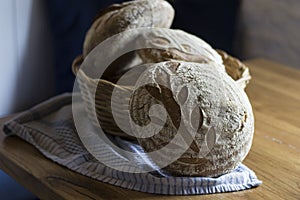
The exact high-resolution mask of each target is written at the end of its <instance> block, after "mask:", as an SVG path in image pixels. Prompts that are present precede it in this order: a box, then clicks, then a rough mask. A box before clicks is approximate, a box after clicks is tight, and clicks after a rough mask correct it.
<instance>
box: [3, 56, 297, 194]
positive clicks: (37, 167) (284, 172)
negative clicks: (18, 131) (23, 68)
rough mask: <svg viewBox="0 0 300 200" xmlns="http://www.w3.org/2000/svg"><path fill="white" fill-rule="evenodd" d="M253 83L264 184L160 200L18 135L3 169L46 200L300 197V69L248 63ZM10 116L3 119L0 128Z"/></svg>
mask: <svg viewBox="0 0 300 200" xmlns="http://www.w3.org/2000/svg"><path fill="white" fill-rule="evenodd" d="M246 63H247V64H248V65H249V66H250V70H251V74H252V76H253V79H252V81H251V83H250V85H249V86H248V88H247V93H248V95H249V98H250V100H251V103H252V105H253V109H254V114H255V119H256V120H255V136H254V141H253V146H252V149H251V151H250V153H249V155H248V156H247V158H246V159H245V161H244V163H245V164H246V165H247V166H248V167H250V168H251V169H252V170H254V171H255V172H256V174H257V176H258V177H259V178H260V179H261V180H262V181H263V184H262V185H261V186H259V187H257V188H254V189H250V190H245V191H240V192H234V193H223V194H214V195H195V196H159V195H150V194H145V193H141V192H135V191H130V190H126V189H122V188H119V187H115V186H111V185H109V184H105V183H101V182H97V181H95V180H92V179H90V178H87V177H84V176H82V175H79V174H77V173H74V172H72V171H70V170H68V169H66V168H64V167H62V166H60V165H57V164H55V163H54V162H52V161H50V160H48V159H46V158H45V157H43V156H42V155H41V154H40V153H39V152H38V151H37V150H36V149H34V148H33V147H32V146H31V145H29V144H27V143H26V142H24V141H22V140H20V139H19V138H17V137H9V138H4V135H3V132H0V168H1V169H3V170H4V171H5V172H6V173H8V174H9V175H10V176H12V177H13V178H14V179H15V180H17V181H18V182H19V183H21V184H22V185H24V186H25V187H26V188H28V189H29V190H30V191H32V192H33V193H35V194H36V195H37V196H39V197H40V198H41V199H54V200H58V199H72V200H73V199H81V200H84V199H122V200H126V199H139V200H154V199H168V200H182V199H189V200H196V199H264V200H265V199H300V71H297V70H295V69H291V68H289V67H286V66H283V65H280V64H277V63H274V62H271V61H268V60H263V59H255V60H250V61H247V62H246ZM8 119H9V117H8V118H4V119H1V121H0V126H1V127H2V124H3V122H4V121H6V120H8Z"/></svg>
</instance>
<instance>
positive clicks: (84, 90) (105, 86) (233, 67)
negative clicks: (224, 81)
mask: <svg viewBox="0 0 300 200" xmlns="http://www.w3.org/2000/svg"><path fill="white" fill-rule="evenodd" d="M217 52H218V53H219V54H220V55H221V56H222V60H223V64H224V65H225V69H226V72H227V74H228V75H230V76H231V77H232V78H233V79H234V80H235V81H236V83H237V84H238V85H240V86H241V87H242V88H243V89H244V88H245V87H246V85H247V84H248V83H249V81H250V79H251V76H250V73H249V69H248V67H247V66H246V65H245V64H243V63H242V62H240V61H239V60H238V59H236V58H234V57H232V56H230V55H228V54H227V53H226V52H224V51H222V50H217ZM83 60H84V59H83V56H82V55H80V56H78V57H76V58H75V59H74V61H73V63H72V70H73V73H74V74H75V75H76V76H77V80H78V83H79V89H80V92H81V95H82V98H83V101H84V103H85V107H86V110H87V113H88V117H89V118H90V119H91V120H92V123H93V124H95V125H98V124H100V126H101V128H102V129H103V131H104V132H105V133H106V134H110V135H116V136H121V137H125V138H127V139H131V140H134V139H135V138H134V137H133V136H130V135H128V134H126V133H125V132H124V131H122V130H121V129H120V128H119V127H118V125H117V124H116V122H115V120H114V117H113V115H112V110H111V101H114V102H113V103H114V105H115V106H118V107H117V109H114V110H116V111H117V112H115V113H114V115H118V117H120V118H123V117H122V116H124V118H125V117H126V116H125V115H127V116H128V115H129V112H128V105H127V104H126V105H124V103H123V102H124V100H123V99H122V98H124V96H126V95H124V94H125V93H127V94H128V93H131V92H132V91H133V88H134V86H122V85H117V84H114V83H112V82H110V81H107V80H104V79H93V78H91V77H89V76H87V75H86V74H85V73H84V71H83V70H81V69H80V66H81V64H82V62H83ZM113 90H114V95H116V97H118V95H119V96H120V98H113V100H112V98H111V96H112V92H113ZM94 91H96V93H95V95H94V97H95V99H93V94H92V92H94ZM127 96H128V95H127ZM118 100H121V101H120V102H118ZM92 102H95V107H93V103H92ZM95 113H96V117H95ZM95 119H97V120H95ZM124 123H125V122H124ZM126 126H127V127H128V123H126V124H124V125H123V126H122V127H126Z"/></svg>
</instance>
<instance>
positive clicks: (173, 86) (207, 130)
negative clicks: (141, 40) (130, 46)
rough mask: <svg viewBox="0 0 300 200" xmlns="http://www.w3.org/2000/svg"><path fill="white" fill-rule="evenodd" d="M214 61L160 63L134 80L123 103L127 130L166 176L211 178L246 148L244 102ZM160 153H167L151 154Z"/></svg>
mask: <svg viewBox="0 0 300 200" xmlns="http://www.w3.org/2000/svg"><path fill="white" fill-rule="evenodd" d="M218 65H219V64H217V63H215V62H208V63H194V62H183V61H167V62H161V63H156V64H154V65H153V66H152V67H149V68H147V69H146V71H145V72H144V73H143V74H142V75H141V76H140V77H139V79H138V81H137V84H136V87H135V91H134V93H133V95H132V96H131V99H130V106H129V109H130V117H131V118H132V129H133V131H134V132H138V134H139V135H140V136H139V137H138V138H137V140H138V142H139V144H140V145H141V146H142V147H143V148H144V149H145V151H146V152H147V153H149V155H150V158H151V159H152V160H153V162H154V163H157V164H158V165H159V166H162V167H163V169H164V170H165V171H166V172H168V173H170V174H171V175H174V176H206V177H216V176H219V175H221V174H225V173H228V172H230V171H231V170H233V169H235V168H236V167H237V166H238V164H239V163H240V162H242V161H243V159H244V158H245V156H246V155H247V153H248V152H249V150H250V147H251V144H252V137H253V132H254V118H253V113H252V108H251V105H250V102H249V100H248V97H247V95H246V94H245V92H244V91H243V89H242V88H241V87H239V85H237V84H236V83H235V81H234V80H233V79H232V78H230V76H228V74H226V73H225V72H223V71H220V70H217V69H216V68H219V67H220V66H218ZM155 105H156V107H155ZM157 105H159V106H158V107H157ZM153 106H154V107H153ZM161 108H164V109H161ZM164 113H166V114H167V115H166V116H167V117H166V118H165V119H164V117H163V116H164ZM137 127H138V128H137ZM178 134H179V136H180V137H179V138H181V139H180V140H178ZM175 138H177V140H176V142H174V140H175ZM178 141H180V142H178ZM170 143H171V144H172V145H168V144H170ZM166 146H169V147H168V149H167V150H164V151H162V149H164V148H165V147H166ZM183 147H184V148H183ZM183 149H184V150H183ZM160 151H161V152H168V153H167V155H165V159H166V160H162V159H161V157H160V158H156V157H151V155H159V154H151V153H153V152H156V153H159V152H160ZM176 151H181V152H180V154H179V156H178V157H177V158H175V159H173V160H172V159H171V158H170V159H169V160H168V158H169V157H172V155H175V154H174V152H175V153H176ZM162 157H164V156H162ZM169 161H172V162H170V163H168V162H169ZM164 164H165V165H164Z"/></svg>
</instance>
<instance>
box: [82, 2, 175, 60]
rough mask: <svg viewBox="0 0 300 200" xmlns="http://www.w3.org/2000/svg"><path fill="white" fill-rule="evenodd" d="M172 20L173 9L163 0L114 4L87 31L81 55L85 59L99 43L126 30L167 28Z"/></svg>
mask: <svg viewBox="0 0 300 200" xmlns="http://www.w3.org/2000/svg"><path fill="white" fill-rule="evenodd" d="M162 16H163V17H162ZM173 18H174V9H173V8H172V6H171V5H170V4H169V3H168V2H166V1H164V0H151V1H148V0H135V1H130V2H125V3H122V4H114V5H112V6H110V7H108V8H106V9H105V10H103V11H102V12H100V14H99V15H98V18H97V19H96V20H95V21H94V22H93V24H92V26H91V27H90V29H89V30H88V32H87V34H86V37H85V41H84V44H83V55H84V57H86V55H87V54H88V53H89V52H90V51H91V50H92V49H93V48H94V47H96V46H97V45H98V44H99V43H100V42H102V41H103V40H105V39H106V38H108V37H110V36H112V35H115V34H117V33H120V32H122V31H125V30H128V29H133V28H140V27H160V28H169V27H170V26H171V24H172V21H173Z"/></svg>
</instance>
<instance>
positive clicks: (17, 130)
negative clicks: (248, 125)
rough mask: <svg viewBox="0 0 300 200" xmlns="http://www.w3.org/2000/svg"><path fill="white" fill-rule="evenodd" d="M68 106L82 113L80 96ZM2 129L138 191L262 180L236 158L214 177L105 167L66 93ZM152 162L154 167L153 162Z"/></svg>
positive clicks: (240, 186) (192, 189)
mask: <svg viewBox="0 0 300 200" xmlns="http://www.w3.org/2000/svg"><path fill="white" fill-rule="evenodd" d="M73 103H74V102H73ZM77 104H78V105H77ZM73 106H79V107H82V111H81V112H82V113H83V114H85V110H84V108H83V104H82V102H81V101H78V102H75V103H74V105H73ZM87 126H92V125H91V124H87ZM4 131H5V133H6V134H7V135H8V136H10V135H17V136H19V137H20V138H22V139H24V140H25V141H27V142H29V143H30V144H32V145H34V146H35V147H36V148H37V149H38V150H39V151H40V152H41V153H42V154H43V155H44V156H46V157H47V158H49V159H51V160H53V161H55V162H56V163H58V164H60V165H63V166H65V167H67V168H69V169H70V170H73V171H75V172H78V173H80V174H83V175H85V176H88V177H91V178H94V179H96V180H99V181H102V182H106V183H109V184H112V185H115V186H119V187H123V188H127V189H132V190H137V191H141V192H148V193H155V194H166V195H191V194H212V193H220V192H233V191H239V190H245V189H249V188H253V187H256V186H258V185H260V184H261V183H262V182H261V181H260V180H258V179H257V177H256V175H255V173H254V172H253V171H252V170H250V169H249V168H247V167H246V166H245V165H244V164H242V163H241V164H240V165H239V166H238V167H237V168H236V169H235V170H233V171H232V172H230V173H228V174H224V175H222V176H219V177H216V178H208V177H174V176H170V175H168V174H166V173H165V172H163V171H161V170H159V169H157V170H156V171H155V172H148V173H129V172H124V171H118V170H116V169H113V168H110V167H107V166H106V165H104V164H102V163H101V162H100V161H98V160H97V159H95V158H94V157H93V156H92V155H91V154H90V153H89V152H88V151H87V150H86V148H85V147H84V145H83V144H82V142H81V140H80V138H79V136H78V134H77V131H76V128H75V125H74V121H73V116H72V95H71V94H63V95H60V96H57V97H54V98H52V99H49V100H48V101H46V102H44V103H41V104H40V105H37V106H35V107H33V108H32V109H30V110H27V111H25V112H23V113H21V114H20V115H18V116H17V117H15V118H14V119H13V120H11V121H9V122H7V123H6V124H5V126H4ZM110 140H112V141H113V142H114V143H115V144H118V145H119V146H120V147H123V148H124V149H127V150H130V151H133V152H136V153H139V152H140V153H143V149H142V148H141V147H140V146H139V145H138V144H136V143H134V142H131V141H127V140H124V139H122V138H119V137H111V138H110ZM106 153H107V149H105V150H103V154H105V155H106ZM115 153H116V152H115ZM105 155H104V156H105ZM107 155H108V154H107ZM112 155H113V154H112V152H110V153H109V156H107V159H114V157H113V156H112ZM116 158H117V156H116ZM116 160H118V159H116ZM145 161H146V162H147V163H150V165H151V160H149V159H148V158H145V157H144V158H141V163H142V162H145ZM120 164H122V163H120ZM152 167H153V168H155V165H154V164H153V166H152Z"/></svg>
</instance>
